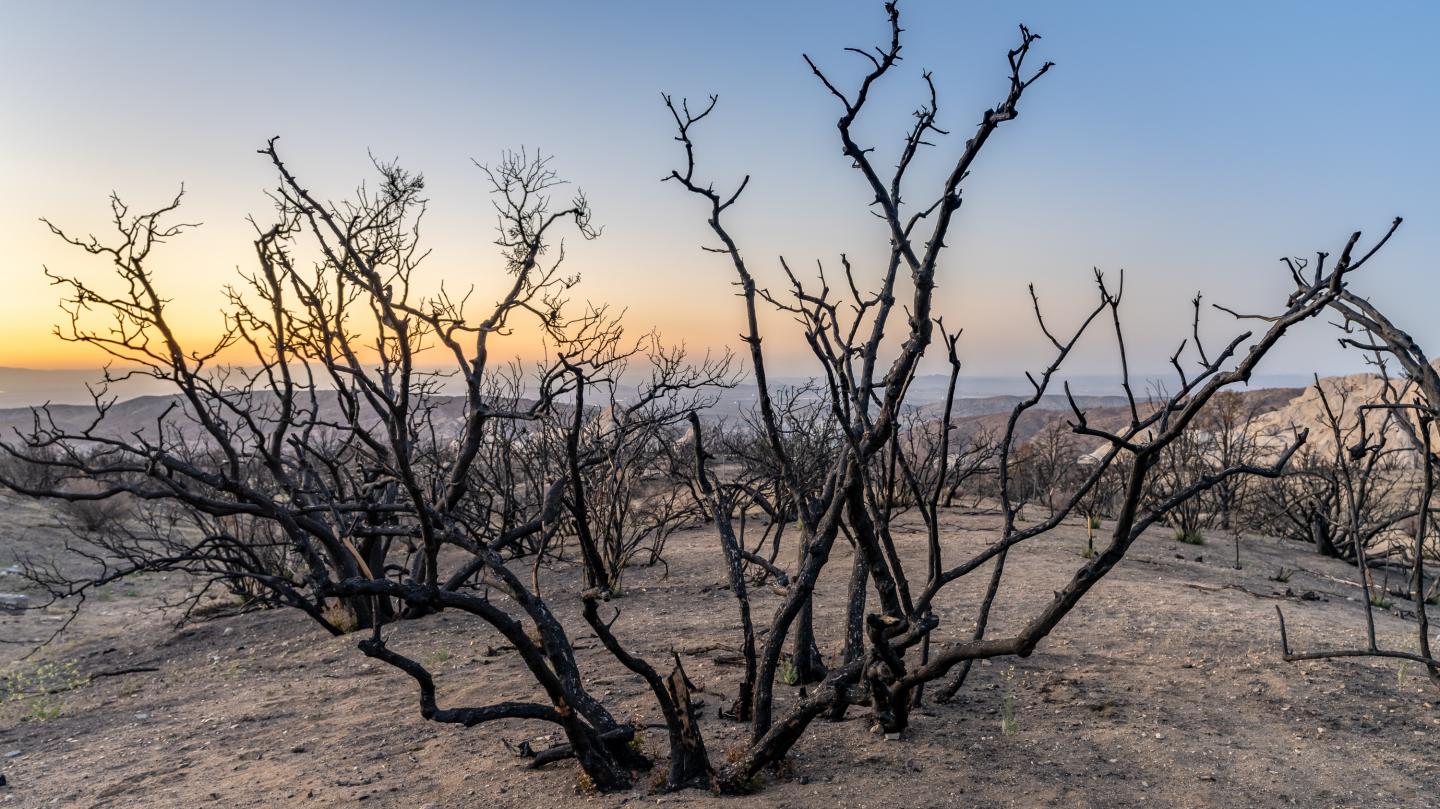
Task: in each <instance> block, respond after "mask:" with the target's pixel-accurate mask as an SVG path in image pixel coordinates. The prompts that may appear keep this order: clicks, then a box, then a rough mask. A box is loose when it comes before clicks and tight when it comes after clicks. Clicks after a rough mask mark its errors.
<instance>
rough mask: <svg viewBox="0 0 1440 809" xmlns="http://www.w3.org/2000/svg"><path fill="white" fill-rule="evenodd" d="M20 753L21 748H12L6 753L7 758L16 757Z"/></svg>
mask: <svg viewBox="0 0 1440 809" xmlns="http://www.w3.org/2000/svg"><path fill="white" fill-rule="evenodd" d="M18 755H20V751H19V750H10V751H8V752H6V753H5V758H15V757H16V756H18Z"/></svg>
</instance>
